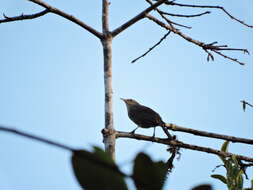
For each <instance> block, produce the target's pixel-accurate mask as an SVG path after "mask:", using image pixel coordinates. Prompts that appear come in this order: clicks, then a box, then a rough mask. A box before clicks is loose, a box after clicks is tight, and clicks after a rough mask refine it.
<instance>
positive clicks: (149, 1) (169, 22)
mask: <svg viewBox="0 0 253 190" xmlns="http://www.w3.org/2000/svg"><path fill="white" fill-rule="evenodd" d="M146 2H148V3H149V4H150V5H153V3H152V1H151V0H146ZM154 10H155V11H157V13H158V14H159V15H160V16H161V17H162V18H163V19H164V20H165V21H166V22H167V23H168V24H169V25H170V26H171V27H173V24H174V25H177V26H181V27H184V28H187V29H191V27H189V26H185V25H182V24H179V23H176V22H173V21H171V20H170V19H168V18H167V17H166V16H165V15H164V14H163V13H162V11H161V10H160V9H158V8H155V9H154Z"/></svg>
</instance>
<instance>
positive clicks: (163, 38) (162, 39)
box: [131, 31, 171, 63]
mask: <svg viewBox="0 0 253 190" xmlns="http://www.w3.org/2000/svg"><path fill="white" fill-rule="evenodd" d="M170 32H171V31H169V32H167V33H166V34H165V35H164V36H163V37H162V38H161V39H160V40H159V42H157V43H156V44H155V45H153V46H152V47H151V48H149V49H148V51H146V52H145V53H144V54H142V55H141V56H139V57H137V58H135V59H134V60H132V61H131V63H134V62H136V61H138V60H139V59H140V58H142V57H145V56H146V55H147V54H148V53H149V52H151V51H152V50H153V49H155V48H156V47H157V46H159V45H160V44H161V43H162V41H164V40H165V39H166V38H167V36H168V35H169V34H170Z"/></svg>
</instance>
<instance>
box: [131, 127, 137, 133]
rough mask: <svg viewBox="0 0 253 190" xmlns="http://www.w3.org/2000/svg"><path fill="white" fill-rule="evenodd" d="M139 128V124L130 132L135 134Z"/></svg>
mask: <svg viewBox="0 0 253 190" xmlns="http://www.w3.org/2000/svg"><path fill="white" fill-rule="evenodd" d="M138 128H139V126H137V127H136V128H135V129H134V130H133V131H131V132H130V133H131V134H134V133H135V131H136V129H138Z"/></svg>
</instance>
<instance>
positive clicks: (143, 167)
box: [133, 153, 167, 190]
mask: <svg viewBox="0 0 253 190" xmlns="http://www.w3.org/2000/svg"><path fill="white" fill-rule="evenodd" d="M133 171H134V173H133V179H134V183H135V186H136V187H137V189H138V190H161V189H162V187H163V185H164V181H165V178H166V174H167V167H166V164H165V163H164V162H162V161H160V162H153V161H152V160H151V159H150V158H149V156H147V155H146V154H144V153H140V154H138V155H137V156H136V158H135V162H134V169H133Z"/></svg>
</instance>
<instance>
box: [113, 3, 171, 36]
mask: <svg viewBox="0 0 253 190" xmlns="http://www.w3.org/2000/svg"><path fill="white" fill-rule="evenodd" d="M166 1H167V0H158V1H157V3H154V4H153V5H151V6H150V7H148V8H147V9H145V10H144V11H142V12H141V13H139V14H138V15H136V16H135V17H133V18H132V19H130V20H129V21H127V22H126V23H124V24H122V25H121V26H119V27H118V28H116V29H115V30H113V31H112V36H113V37H115V36H116V35H118V34H119V33H120V32H122V31H124V30H125V29H127V28H128V27H130V26H132V25H133V24H134V23H136V22H138V21H139V20H141V19H143V18H144V17H145V15H146V14H148V13H149V12H150V11H152V10H154V9H155V8H156V7H158V6H160V5H162V4H163V3H164V2H166Z"/></svg>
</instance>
